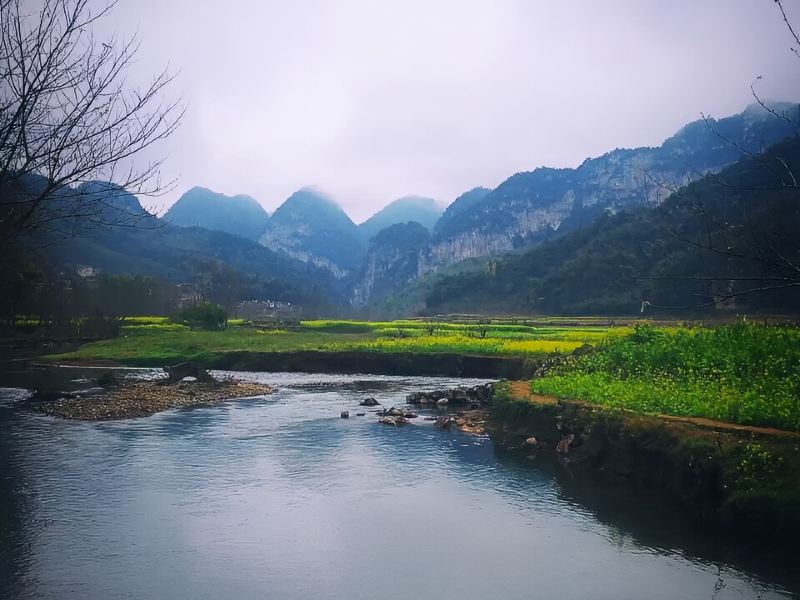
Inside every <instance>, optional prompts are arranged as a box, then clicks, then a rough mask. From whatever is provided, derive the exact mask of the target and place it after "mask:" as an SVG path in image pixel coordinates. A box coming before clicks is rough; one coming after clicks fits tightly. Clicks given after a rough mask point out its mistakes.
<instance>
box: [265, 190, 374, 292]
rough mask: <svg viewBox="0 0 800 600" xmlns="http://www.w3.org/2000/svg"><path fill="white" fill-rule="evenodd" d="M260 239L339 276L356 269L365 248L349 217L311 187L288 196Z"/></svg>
mask: <svg viewBox="0 0 800 600" xmlns="http://www.w3.org/2000/svg"><path fill="white" fill-rule="evenodd" d="M259 241H260V243H261V244H263V245H264V246H266V247H267V248H270V249H272V250H274V251H276V252H283V253H285V254H287V255H288V256H291V257H293V258H296V259H298V260H301V261H303V262H307V263H310V264H313V265H316V266H317V267H321V268H323V269H327V270H329V271H330V272H331V273H333V275H334V276H335V277H336V278H338V279H345V278H346V277H349V276H352V275H353V274H355V273H357V272H358V270H359V268H360V267H361V261H362V260H363V258H364V250H365V248H364V242H363V241H362V239H361V236H360V235H359V232H358V228H357V227H356V225H355V223H353V221H351V220H350V217H348V216H347V214H345V212H344V211H343V210H342V209H341V207H340V206H339V205H338V204H336V203H335V202H333V201H332V200H331V199H329V198H328V197H327V196H325V195H324V194H322V193H321V192H319V191H317V190H315V189H313V188H303V189H302V190H299V191H297V192H295V193H294V194H292V195H291V196H289V198H288V199H287V200H286V201H285V202H284V203H283V204H282V205H281V206H280V207H279V208H278V210H276V211H275V214H273V215H272V218H271V219H270V221H269V223H268V224H267V227H266V230H265V231H264V234H263V235H262V236H261V238H260V240H259Z"/></svg>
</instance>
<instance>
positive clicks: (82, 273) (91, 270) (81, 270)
mask: <svg viewBox="0 0 800 600" xmlns="http://www.w3.org/2000/svg"><path fill="white" fill-rule="evenodd" d="M76 271H77V273H78V277H80V278H81V279H91V278H93V277H97V276H98V275H99V274H100V269H98V268H97V267H92V266H90V265H77V267H76Z"/></svg>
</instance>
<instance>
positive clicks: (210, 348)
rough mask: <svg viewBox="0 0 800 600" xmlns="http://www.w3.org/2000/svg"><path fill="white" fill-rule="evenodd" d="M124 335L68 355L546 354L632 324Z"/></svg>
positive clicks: (241, 327)
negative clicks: (309, 351)
mask: <svg viewBox="0 0 800 600" xmlns="http://www.w3.org/2000/svg"><path fill="white" fill-rule="evenodd" d="M124 323H125V325H124V326H123V335H122V336H121V337H119V338H114V339H109V340H102V341H98V342H94V343H91V344H86V345H84V346H82V347H81V348H79V349H78V350H76V351H75V352H71V353H68V354H64V355H59V356H56V357H55V358H57V359H63V360H114V361H119V362H125V363H129V364H153V363H156V362H158V361H173V360H202V359H208V358H211V357H213V356H215V355H219V354H221V353H225V352H232V351H252V352H293V351H301V350H317V351H323V352H339V351H358V352H412V353H456V354H471V355H481V356H519V357H541V356H546V355H550V354H552V353H555V352H558V353H568V352H571V351H573V350H574V349H576V348H578V347H580V346H582V345H583V344H585V343H596V342H597V341H599V340H601V339H603V338H604V336H605V335H607V334H609V333H610V334H611V335H621V334H624V333H625V332H626V331H629V330H627V329H623V328H620V329H618V330H614V331H610V330H609V329H607V328H601V327H562V328H558V327H541V328H537V327H532V326H522V325H503V324H465V323H458V324H455V323H429V322H424V321H379V322H368V321H305V322H302V323H301V324H300V325H299V326H298V327H295V328H293V329H291V330H286V329H280V330H275V329H259V328H257V327H252V326H248V325H247V324H245V323H242V322H233V321H231V322H229V326H228V327H227V329H225V330H223V331H192V330H190V329H189V328H188V327H186V326H185V325H180V324H176V323H172V322H171V321H169V320H168V319H166V318H161V317H136V318H131V319H125V321H124Z"/></svg>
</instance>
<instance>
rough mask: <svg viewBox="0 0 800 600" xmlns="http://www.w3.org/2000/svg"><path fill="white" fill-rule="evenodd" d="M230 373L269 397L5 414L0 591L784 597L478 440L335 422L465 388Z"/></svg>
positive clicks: (416, 425) (773, 586)
mask: <svg viewBox="0 0 800 600" xmlns="http://www.w3.org/2000/svg"><path fill="white" fill-rule="evenodd" d="M128 374H129V376H133V377H139V376H144V377H156V376H157V373H155V372H154V371H152V370H149V371H142V372H138V371H129V372H128ZM220 374H222V375H225V373H220ZM237 375H239V376H241V377H242V378H245V379H249V380H252V381H258V382H262V383H268V384H270V385H273V386H274V387H276V392H275V393H274V394H272V395H269V396H264V397H256V398H252V399H247V400H242V401H237V402H230V403H224V404H220V405H216V406H211V407H206V408H199V409H194V410H172V411H167V412H164V413H161V414H158V415H154V416H152V417H148V418H144V419H136V420H128V421H119V422H107V423H72V422H64V421H57V420H55V419H51V418H43V417H40V416H35V415H31V414H29V413H26V412H24V411H22V410H14V409H11V410H4V411H0V419H4V423H2V424H0V444H2V445H1V446H0V448H1V449H2V451H3V456H4V457H5V458H6V460H5V461H4V462H3V468H4V469H5V470H4V471H3V477H2V479H0V481H2V482H3V487H2V488H0V508H4V509H5V510H0V515H5V517H0V518H3V519H5V520H2V521H0V524H2V525H3V527H0V536H2V539H0V548H2V549H7V548H11V549H13V551H12V552H11V553H9V552H8V551H7V550H5V551H4V552H5V554H4V555H3V557H2V558H3V560H2V561H0V569H2V570H0V578H2V579H0V597H9V598H34V597H36V598H39V597H43V598H48V597H49V598H66V599H70V598H81V599H84V598H85V599H93V598H103V599H105V598H118V597H130V596H133V597H137V598H145V599H150V598H166V597H171V598H220V597H232V598H263V597H275V598H287V599H292V598H309V597H315V598H317V597H318V598H343V599H344V598H347V599H350V598H376V597H380V598H387V599H390V600H391V599H393V598H421V597H436V598H437V599H440V600H446V599H448V598H478V597H486V596H492V597H501V598H504V599H505V598H508V599H514V598H529V597H530V596H531V594H533V593H535V595H537V596H541V597H558V598H583V597H592V598H614V599H617V598H640V597H648V598H670V599H672V598H704V597H712V596H713V594H714V593H715V592H714V590H715V588H718V591H717V596H716V597H717V598H721V599H724V598H748V597H756V594H760V596H759V597H761V598H780V597H789V594H788V593H787V592H783V591H781V587H780V585H778V583H779V580H780V581H783V579H781V577H776V580H775V581H771V580H769V579H764V578H759V577H756V576H754V575H751V574H749V573H748V572H747V571H745V570H742V569H741V568H738V567H736V566H734V565H729V564H726V563H724V562H720V561H716V560H712V559H708V558H702V557H701V558H698V557H697V556H695V555H693V554H691V553H689V552H685V551H684V550H683V548H682V547H681V544H680V543H678V544H677V545H675V546H673V545H669V544H667V545H664V544H659V543H657V542H658V540H659V539H667V538H665V537H664V535H663V532H660V531H659V530H658V526H657V525H652V524H649V523H648V524H646V525H645V526H644V527H643V526H642V522H644V521H642V519H641V518H640V517H636V516H635V515H634V516H633V517H632V518H631V519H630V520H627V521H626V520H625V519H624V518H621V517H619V516H618V515H615V516H614V517H613V518H610V519H609V518H608V517H606V516H604V515H606V514H608V513H607V511H604V510H601V508H600V507H599V506H591V505H584V504H583V503H582V502H580V501H578V500H576V499H575V498H574V497H573V496H572V492H571V491H570V488H569V486H568V485H565V484H564V482H562V481H561V480H560V479H559V478H560V477H561V476H558V477H554V473H553V472H552V471H550V470H547V469H543V468H541V467H540V466H539V465H537V464H534V463H531V462H530V461H526V460H524V459H523V460H520V459H518V458H514V457H513V456H504V455H498V454H497V452H496V451H495V448H494V447H493V446H492V444H491V441H490V440H488V439H487V438H485V437H470V436H466V435H463V434H460V433H458V432H441V431H437V430H435V429H434V428H433V427H432V425H431V424H430V423H429V422H423V421H422V420H421V419H420V420H418V421H415V422H412V424H409V425H408V426H406V427H402V428H392V427H385V426H381V425H379V424H377V422H376V416H375V414H374V413H372V412H370V410H369V409H364V412H366V413H367V416H365V417H352V418H350V419H340V418H339V413H340V412H341V411H342V410H350V411H351V412H352V413H355V412H359V410H358V408H357V404H358V402H359V401H360V400H361V399H362V398H363V397H364V396H365V395H370V396H374V397H376V398H377V399H378V400H379V401H380V402H382V403H383V404H385V405H387V406H390V405H392V404H395V405H400V404H403V403H404V398H405V395H406V394H407V393H409V392H411V391H417V390H420V389H436V388H439V387H449V386H454V385H458V384H463V383H465V382H464V381H460V380H454V379H446V378H441V379H433V378H415V377H384V376H349V375H308V374H296V373H293V374H274V373H273V374H268V373H243V374H237ZM467 383H468V384H470V385H471V384H473V383H477V380H476V381H474V382H473V381H470V382H467ZM23 393H24V392H23V391H14V390H10V391H9V390H3V391H2V392H0V406H3V407H10V406H11V405H12V404H13V401H14V400H13V399H14V398H20V397H22V396H21V394H23ZM556 475H557V473H556ZM633 512H634V513H635V512H636V511H635V510H633ZM687 531H688V532H689V533H687V534H686V535H694V532H692V531H691V530H690V529H688V528H687ZM669 539H674V538H669ZM679 542H680V540H679ZM788 581H790V582H791V581H795V583H796V580H792V579H791V578H789V579H788ZM720 582H722V583H720ZM3 592H8V593H5V595H3Z"/></svg>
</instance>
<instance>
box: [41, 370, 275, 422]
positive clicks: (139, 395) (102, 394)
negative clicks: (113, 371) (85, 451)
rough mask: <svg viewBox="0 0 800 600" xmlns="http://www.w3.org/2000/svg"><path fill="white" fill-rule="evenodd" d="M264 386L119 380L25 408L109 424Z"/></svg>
mask: <svg viewBox="0 0 800 600" xmlns="http://www.w3.org/2000/svg"><path fill="white" fill-rule="evenodd" d="M271 392H272V389H271V388H270V387H269V386H267V385H264V384H260V383H252V382H245V381H235V380H230V381H210V382H199V381H181V382H179V383H171V384H164V383H162V382H153V381H135V382H134V381H123V382H121V383H119V384H117V385H115V386H113V387H110V388H107V389H106V388H95V389H92V390H88V391H87V392H84V393H77V394H70V395H69V396H67V397H63V398H57V399H52V400H51V399H48V398H42V397H37V396H34V397H33V398H32V399H31V400H30V401H29V406H30V407H31V408H32V409H33V410H35V411H37V412H41V413H44V414H46V415H51V416H55V417H60V418H62V419H72V420H79V421H110V420H114V419H131V418H136V417H147V416H150V415H153V414H155V413H158V412H161V411H163V410H167V409H170V408H179V407H193V406H205V405H209V404H216V403H219V402H223V401H226V400H233V399H236V398H246V397H249V396H260V395H262V394H269V393H271Z"/></svg>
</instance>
